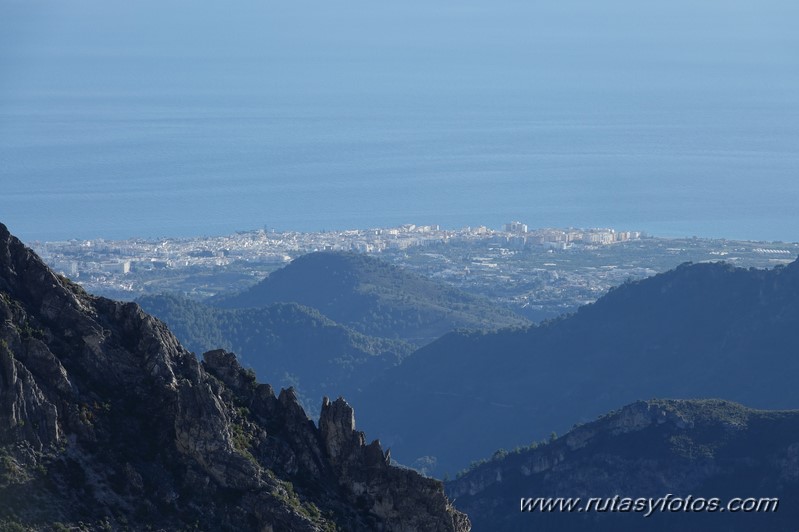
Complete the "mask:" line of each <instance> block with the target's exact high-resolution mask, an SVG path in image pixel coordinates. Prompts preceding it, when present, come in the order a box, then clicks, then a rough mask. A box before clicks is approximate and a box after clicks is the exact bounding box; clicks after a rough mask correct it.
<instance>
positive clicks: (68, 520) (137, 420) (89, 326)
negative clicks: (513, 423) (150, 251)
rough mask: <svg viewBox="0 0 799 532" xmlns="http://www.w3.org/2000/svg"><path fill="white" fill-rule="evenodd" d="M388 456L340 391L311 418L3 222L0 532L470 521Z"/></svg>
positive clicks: (435, 487) (455, 525)
mask: <svg viewBox="0 0 799 532" xmlns="http://www.w3.org/2000/svg"><path fill="white" fill-rule="evenodd" d="M389 462H390V455H389V453H388V452H384V451H383V449H382V448H381V445H380V443H379V442H378V441H373V442H372V443H371V444H367V443H366V440H365V435H364V433H363V432H359V431H356V430H355V418H354V412H353V409H352V407H350V405H349V404H348V403H347V402H346V401H344V400H343V399H341V398H339V399H338V400H335V401H330V400H328V399H325V400H324V401H323V402H322V412H321V416H320V419H319V424H318V426H317V425H315V424H314V423H313V422H312V421H310V420H309V419H308V418H307V416H306V414H305V412H304V411H303V409H302V407H301V406H300V404H299V402H298V401H297V397H296V395H295V394H294V392H293V390H292V389H288V390H283V391H281V392H280V393H279V394H277V395H276V394H275V393H274V391H273V389H272V387H271V386H269V385H268V384H259V383H258V382H257V381H256V379H255V377H254V376H253V375H252V374H251V373H250V372H248V371H246V370H244V369H243V368H242V367H241V366H240V365H239V364H238V362H237V360H236V357H235V355H233V354H232V353H229V352H226V351H224V350H215V351H210V352H207V353H205V355H204V360H203V362H200V361H199V360H197V358H196V357H195V356H194V355H192V354H191V353H189V352H188V351H187V350H186V349H185V348H184V347H182V346H181V345H180V343H179V342H178V341H177V339H176V338H175V337H174V336H173V335H172V333H171V332H170V331H169V330H168V329H167V328H166V327H165V326H164V324H163V323H162V322H160V321H159V320H157V319H155V318H153V317H151V316H149V315H147V314H146V313H144V312H143V311H142V310H141V308H140V307H139V306H138V305H136V304H134V303H120V302H116V301H111V300H109V299H105V298H100V297H94V296H91V295H89V294H87V293H86V292H85V291H84V290H83V289H81V288H80V287H79V286H78V285H76V284H74V283H72V282H70V281H69V280H67V279H65V278H63V277H59V276H57V275H56V274H54V273H53V272H52V271H51V270H50V269H49V268H47V266H45V265H44V263H43V262H42V261H41V260H40V259H39V258H38V257H37V256H36V255H35V254H34V253H33V252H32V251H31V250H29V249H27V248H26V247H25V246H24V245H23V244H22V243H21V242H20V241H19V240H17V239H16V238H14V237H13V236H11V235H10V234H9V232H8V230H7V229H6V227H5V226H3V225H2V224H0V501H2V504H0V528H2V529H5V530H15V531H16V530H48V529H52V530H64V529H70V530H72V529H80V530H148V529H154V530H219V531H239V530H260V531H266V532H272V531H283V530H286V531H289V530H290V531H308V532H321V531H325V530H356V531H361V530H362V531H371V530H386V531H395V532H400V531H406V530H442V531H447V532H468V530H469V528H470V525H469V522H468V519H467V518H466V516H464V515H463V514H461V513H460V512H457V511H456V510H454V509H453V507H452V506H451V504H450V502H449V501H448V500H447V499H446V497H445V496H444V493H443V487H442V485H441V483H440V482H438V481H435V480H433V479H429V478H424V477H422V476H420V475H418V474H417V473H415V472H413V471H410V470H408V469H402V468H397V467H393V466H391V465H390V464H389Z"/></svg>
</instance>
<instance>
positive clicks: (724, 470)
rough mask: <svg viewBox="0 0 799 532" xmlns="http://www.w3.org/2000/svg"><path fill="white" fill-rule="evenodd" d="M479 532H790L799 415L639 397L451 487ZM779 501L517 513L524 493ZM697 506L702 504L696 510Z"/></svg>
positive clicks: (798, 471)
mask: <svg viewBox="0 0 799 532" xmlns="http://www.w3.org/2000/svg"><path fill="white" fill-rule="evenodd" d="M447 493H448V494H449V495H450V496H451V497H452V498H453V499H455V500H456V501H457V504H458V507H459V508H462V509H463V510H464V511H466V512H468V513H469V515H470V517H471V518H472V520H473V522H474V529H475V530H486V531H488V530H491V531H499V532H503V531H516V530H531V529H535V530H544V531H548V530H558V531H561V530H566V531H571V530H575V531H577V530H597V531H614V532H615V531H628V530H629V531H635V530H643V529H646V530H663V531H669V530H678V529H679V530H693V531H703V532H704V531H709V530H724V531H728V532H729V531H748V530H755V529H761V530H774V531H789V530H790V531H793V530H796V528H795V525H796V523H797V522H799V507H797V505H796V504H795V501H796V500H797V496H799V411H764V410H754V409H750V408H746V407H743V406H741V405H738V404H734V403H730V402H727V401H721V400H680V401H678V400H651V401H638V402H635V403H633V404H630V405H628V406H625V407H624V408H621V409H619V410H617V411H615V412H611V413H609V414H606V415H604V416H602V417H600V418H599V419H597V420H596V421H593V422H591V423H586V424H585V425H580V426H578V427H575V428H574V429H572V430H571V431H569V432H568V433H567V434H565V435H564V436H562V437H560V438H557V439H554V440H552V441H550V442H548V443H545V444H540V445H533V446H531V447H530V448H527V449H518V450H516V451H513V452H510V453H498V454H496V455H495V457H494V459H493V460H489V461H486V462H485V463H483V464H481V465H479V466H477V467H475V468H473V469H472V470H471V471H469V472H467V473H466V474H464V475H462V476H461V477H459V478H458V479H456V480H453V481H451V482H448V483H447ZM667 494H671V496H672V497H681V498H686V497H688V496H689V495H690V496H692V497H693V498H694V499H697V498H705V499H710V498H714V497H715V498H719V499H720V500H721V501H723V503H722V504H726V502H727V501H729V500H731V499H733V498H736V497H737V498H757V499H760V498H762V499H771V498H777V499H779V503H778V506H777V511H775V512H761V513H754V512H752V513H743V512H739V513H726V514H725V512H723V511H722V512H707V511H705V512H703V511H695V512H686V511H681V512H660V511H657V512H653V513H652V514H650V515H647V516H645V515H644V514H645V513H646V512H645V511H639V512H632V511H628V512H613V511H609V510H608V509H607V508H606V509H605V510H604V511H594V512H551V513H549V512H532V513H521V512H520V511H519V508H520V498H521V497H552V498H555V497H580V498H581V499H582V501H583V503H585V501H586V500H587V499H589V498H591V497H607V498H612V497H614V496H617V497H620V498H621V497H629V498H632V499H636V498H641V497H643V498H653V499H657V498H659V497H664V496H666V495H667ZM697 508H700V506H697Z"/></svg>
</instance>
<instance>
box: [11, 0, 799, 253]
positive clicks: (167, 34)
mask: <svg viewBox="0 0 799 532" xmlns="http://www.w3.org/2000/svg"><path fill="white" fill-rule="evenodd" d="M798 23H799V3H797V2H795V1H794V0H780V1H768V0H766V1H759V2H749V1H747V2H743V1H729V0H724V1H722V0H707V1H701V2H696V1H688V0H678V1H671V2H659V3H651V2H640V1H635V0H610V1H603V2H593V1H575V0H567V1H563V2H537V1H510V0H497V1H492V2H488V1H484V0H483V1H475V0H465V1H463V0H458V1H455V0H440V1H421V0H410V1H402V2H390V3H389V2H374V1H365V0H329V1H324V2H322V1H318V2H317V1H299V2H274V1H271V0H269V1H264V2H254V1H243V2H233V3H219V2H214V3H211V2H188V1H184V0H176V1H161V2H154V1H150V0H146V1H142V2H121V1H118V0H112V1H108V0H103V1H100V0H75V1H69V2H63V1H55V0H53V1H50V0H46V1H38V0H34V1H31V2H22V1H16V0H0V190H1V191H0V221H2V222H4V223H6V224H7V225H8V226H9V228H10V229H11V230H12V231H13V232H14V233H16V234H18V235H20V236H21V237H22V238H23V239H26V240H37V239H38V240H59V239H66V238H73V237H75V238H94V237H105V238H125V237H130V236H192V235H202V234H222V233H228V232H232V231H235V230H240V229H252V228H258V227H262V226H264V225H267V226H269V227H273V228H276V229H280V230H289V229H296V230H302V231H316V230H321V229H344V228H354V227H360V228H365V227H376V226H391V225H398V224H401V223H418V224H431V223H437V224H441V225H442V226H444V227H460V226H464V225H480V224H486V225H489V226H493V227H499V225H500V224H502V223H503V222H507V221H510V220H514V219H519V220H522V221H524V222H525V223H527V224H528V225H530V226H531V227H543V226H570V225H571V226H578V227H579V226H581V227H592V226H612V227H617V228H620V229H622V228H627V229H634V230H644V231H647V232H649V233H651V234H656V235H669V236H683V235H698V236H717V237H729V238H742V239H760V240H789V241H796V240H799V223H797V216H796V209H797V203H799V201H797V200H799V31H797V30H796V28H797V25H798Z"/></svg>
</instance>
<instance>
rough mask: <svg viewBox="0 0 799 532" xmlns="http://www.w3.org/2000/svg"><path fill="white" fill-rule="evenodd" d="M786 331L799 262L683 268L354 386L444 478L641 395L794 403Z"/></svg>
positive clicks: (391, 431) (436, 347)
mask: <svg viewBox="0 0 799 532" xmlns="http://www.w3.org/2000/svg"><path fill="white" fill-rule="evenodd" d="M797 330H799V262H794V263H792V264H790V265H788V266H785V267H776V268H774V269H771V270H754V269H750V270H744V269H740V268H734V267H732V266H730V265H727V264H723V263H714V264H694V265H691V264H685V265H682V266H680V267H678V268H676V269H674V270H672V271H669V272H666V273H663V274H660V275H656V276H654V277H651V278H648V279H644V280H641V281H636V282H632V283H627V284H625V285H622V286H620V287H618V288H616V289H614V290H612V291H611V292H610V293H608V294H607V295H605V296H604V297H602V298H600V299H599V300H598V301H597V302H596V303H594V304H591V305H587V306H585V307H581V308H580V309H579V311H578V312H577V313H575V314H574V315H571V316H568V317H564V318H561V319H558V320H554V321H551V322H548V323H546V324H544V325H542V326H540V327H529V328H527V329H519V330H499V331H494V332H488V333H480V332H477V333H474V332H472V333H453V334H449V335H446V336H445V337H443V338H441V339H440V340H438V341H436V342H434V343H432V344H430V345H428V346H425V347H423V348H422V349H420V350H419V351H417V352H416V353H414V354H413V355H411V356H410V357H408V358H407V359H406V360H405V361H404V362H403V364H402V365H401V366H399V367H396V368H393V369H391V370H390V371H389V372H388V373H387V374H386V376H385V377H384V378H383V379H381V380H379V381H377V382H375V383H374V384H373V385H370V386H369V387H368V388H367V389H365V390H364V392H363V394H361V395H360V396H359V398H358V402H359V404H363V405H364V406H365V409H364V410H363V411H361V412H360V415H361V418H360V419H361V420H362V422H363V423H364V426H366V427H368V428H369V429H370V430H371V431H375V432H376V433H377V434H379V435H380V437H381V439H382V440H383V441H384V442H386V443H387V444H389V445H391V446H392V449H393V451H394V453H395V456H396V457H397V459H398V460H400V461H403V460H404V461H406V462H409V463H411V462H414V461H415V460H417V459H419V458H422V457H425V456H428V457H434V458H435V459H436V460H437V461H438V463H439V466H440V467H439V469H438V474H441V473H442V472H443V471H449V472H450V473H452V472H454V471H456V470H458V469H460V468H462V467H464V466H465V465H466V464H468V463H469V462H470V461H472V460H476V459H479V458H482V457H484V456H488V455H490V454H491V453H492V452H493V451H494V450H496V449H497V448H499V447H514V446H516V445H520V444H525V443H528V442H529V441H530V440H531V439H540V438H542V437H545V436H546V435H547V434H549V433H550V432H551V431H552V430H556V431H563V430H564V429H566V428H568V427H569V426H570V424H571V423H573V422H575V421H586V420H590V419H592V418H594V417H595V416H597V415H599V414H601V413H602V412H603V411H608V410H611V409H613V408H617V407H618V406H619V405H622V404H626V403H629V402H631V401H635V400H638V399H642V398H649V397H675V398H696V397H723V398H725V399H730V400H734V401H738V402H742V403H744V404H748V405H751V406H753V407H757V408H797V407H799V387H797V386H796V385H795V380H796V375H799V356H798V355H797V353H799V335H797V334H796V331H797ZM416 411H424V412H425V416H409V415H407V414H406V412H416ZM486 427H491V429H490V430H486Z"/></svg>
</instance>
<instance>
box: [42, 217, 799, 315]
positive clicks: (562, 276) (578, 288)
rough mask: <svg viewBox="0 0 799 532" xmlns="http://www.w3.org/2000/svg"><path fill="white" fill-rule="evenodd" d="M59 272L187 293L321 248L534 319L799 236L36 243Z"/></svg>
mask: <svg viewBox="0 0 799 532" xmlns="http://www.w3.org/2000/svg"><path fill="white" fill-rule="evenodd" d="M29 245H31V246H32V247H33V249H34V250H35V251H36V252H37V253H39V254H40V256H41V257H42V258H43V259H44V260H45V261H46V262H47V263H48V264H49V265H50V266H51V267H53V268H54V269H55V270H56V271H58V272H59V273H61V274H63V275H65V276H67V277H68V278H70V279H72V280H74V281H76V282H78V283H80V284H81V285H82V286H83V287H84V288H85V289H86V290H87V291H89V292H91V293H94V294H97V295H103V296H107V297H113V298H116V299H123V300H134V299H136V298H137V297H139V296H142V295H145V294H157V293H180V294H183V295H186V296H189V297H192V298H196V299H203V298H206V297H210V296H213V295H215V294H218V293H221V292H231V291H237V290H241V289H244V288H246V287H248V286H250V285H252V284H254V283H255V282H257V281H259V280H261V279H262V278H263V277H265V276H266V275H268V274H269V273H270V272H272V271H274V270H276V269H278V268H280V267H282V266H285V265H286V264H287V263H289V262H290V261H291V260H293V259H294V258H296V257H299V256H301V255H304V254H306V253H311V252H315V251H348V252H356V253H366V254H370V255H374V256H378V257H380V258H381V259H383V260H386V261H388V262H391V263H393V264H395V265H398V266H401V267H403V268H405V269H408V270H411V271H414V272H416V273H419V274H421V275H424V276H427V277H430V278H433V279H438V280H440V281H443V282H445V283H448V284H450V285H453V286H456V287H459V288H461V289H464V290H466V291H469V292H472V293H475V294H478V295H482V296H485V297H488V298H490V299H493V300H495V301H497V302H500V303H502V304H504V305H506V306H508V307H510V308H512V309H513V310H516V311H517V312H519V313H521V314H523V315H525V316H527V317H528V318H530V319H532V320H534V321H540V320H543V319H547V318H552V317H555V316H557V315H560V314H562V313H564V312H569V311H572V310H574V309H576V308H577V307H578V306H580V305H583V304H586V303H590V302H592V301H594V300H596V299H597V298H598V297H599V296H601V295H602V294H603V293H605V292H606V291H607V290H608V289H610V288H611V287H613V286H616V285H619V284H621V283H624V282H626V281H630V280H636V279H641V278H644V277H648V276H651V275H654V274H656V273H658V272H662V271H666V270H668V269H670V268H673V267H675V266H677V265H679V264H681V263H683V262H702V261H719V260H724V261H727V262H729V263H731V264H734V265H737V266H744V267H760V268H762V267H773V266H777V265H780V264H786V263H789V262H791V261H793V260H794V259H795V258H796V256H797V254H799V244H797V243H784V242H751V241H734V240H726V239H703V238H696V237H689V238H663V237H652V236H648V235H646V234H644V233H642V232H640V231H632V230H617V229H613V228H589V229H578V228H543V229H531V228H528V226H527V225H526V224H524V223H522V222H518V221H514V222H509V223H507V224H504V225H503V226H502V227H500V228H496V229H494V228H489V227H485V226H479V227H465V228H461V229H455V230H453V229H442V228H441V227H440V226H438V225H414V224H406V225H402V226H400V227H392V228H376V229H353V230H346V231H326V232H315V233H302V232H291V231H282V232H278V231H274V230H269V229H267V228H263V229H258V230H251V231H240V232H236V233H234V234H231V235H224V236H203V237H196V238H161V239H138V238H132V239H127V240H103V239H95V240H68V241H61V242H31V243H29Z"/></svg>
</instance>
